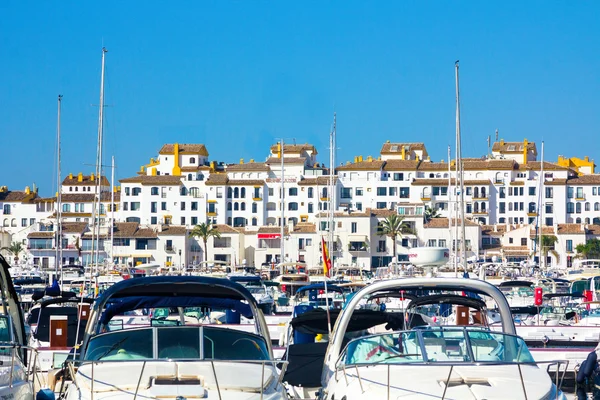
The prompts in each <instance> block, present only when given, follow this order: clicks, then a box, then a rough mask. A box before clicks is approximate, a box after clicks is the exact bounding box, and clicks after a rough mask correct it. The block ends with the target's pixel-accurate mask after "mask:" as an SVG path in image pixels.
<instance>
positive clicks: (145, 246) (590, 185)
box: [0, 140, 600, 267]
mask: <svg viewBox="0 0 600 400" xmlns="http://www.w3.org/2000/svg"><path fill="white" fill-rule="evenodd" d="M317 154H318V153H317V150H316V148H315V147H314V146H312V145H310V144H290V145H285V146H284V147H283V148H281V146H280V145H278V144H276V145H273V146H271V147H270V149H269V151H268V153H267V156H266V157H265V158H264V161H255V160H250V161H249V162H244V160H243V159H242V160H240V162H239V163H236V164H225V163H223V162H216V161H210V160H209V153H208V150H207V149H206V147H205V146H204V145H202V144H177V143H175V144H165V145H163V146H162V148H161V149H160V150H159V152H158V156H157V157H154V158H151V159H150V162H149V163H148V164H146V165H143V166H142V167H141V168H140V170H139V171H138V172H137V174H135V176H132V177H129V178H124V179H121V180H120V185H121V186H120V187H115V189H114V193H111V189H110V183H109V182H108V180H107V179H106V178H105V177H102V178H101V185H100V186H101V199H102V200H101V206H100V210H99V215H98V223H99V224H100V226H101V232H102V234H101V236H100V244H97V243H96V244H95V246H94V247H98V246H100V248H101V254H102V255H101V258H102V259H105V258H106V259H107V262H111V263H116V264H121V265H136V264H139V263H144V262H158V263H160V264H162V265H165V266H171V267H178V266H181V265H194V264H195V265H198V264H199V263H200V262H202V261H206V260H207V258H208V260H209V261H210V260H217V261H224V262H227V263H230V264H236V265H240V264H242V263H244V262H245V263H246V264H248V265H257V266H258V265H261V264H271V263H274V262H279V261H280V253H281V244H282V243H283V245H284V249H285V251H284V253H285V255H284V257H285V258H286V259H287V260H294V261H303V262H306V263H307V264H308V265H309V266H314V265H318V264H320V262H321V259H322V255H321V238H322V237H324V236H325V237H326V236H327V232H328V230H329V226H328V222H327V211H328V207H329V204H330V200H333V204H334V205H335V210H334V211H335V226H334V227H333V229H334V234H335V241H334V243H333V244H332V245H331V246H330V253H331V254H332V256H333V257H334V259H335V262H336V263H337V264H338V265H358V266H365V267H367V266H380V265H386V264H388V263H389V262H390V261H391V260H392V255H393V253H394V252H393V249H394V247H393V246H394V244H392V243H391V238H389V237H382V236H380V235H379V232H378V224H379V223H380V222H381V221H382V220H383V219H384V218H386V217H387V216H389V215H391V214H399V215H401V216H403V217H404V219H405V222H406V224H407V225H408V227H409V230H407V231H406V233H404V234H403V235H402V237H399V238H397V243H396V244H395V247H396V250H397V251H396V253H397V256H398V259H400V260H402V259H406V256H407V254H408V252H409V250H410V249H411V248H413V247H417V246H448V247H454V246H455V245H456V243H454V242H451V238H453V237H454V235H453V233H452V232H451V231H450V229H449V226H450V223H449V220H451V221H453V224H454V223H455V218H456V217H457V215H456V214H457V212H456V211H455V210H454V205H455V204H456V202H457V198H458V194H459V193H458V191H457V180H456V163H455V161H454V160H452V161H450V163H448V161H447V160H446V161H441V162H435V161H432V160H431V159H430V157H429V154H428V152H427V149H426V147H425V144H424V143H390V142H387V143H384V144H383V146H382V148H381V151H380V154H379V155H378V156H376V157H371V156H368V157H365V158H363V157H362V156H357V157H355V159H354V161H353V162H348V163H346V164H345V165H341V166H339V167H337V169H336V171H335V177H334V187H335V191H334V192H333V193H329V192H328V190H329V181H330V177H329V173H330V172H329V171H330V170H329V168H328V167H326V166H325V165H323V164H321V163H319V162H318V160H317ZM282 159H283V166H284V168H283V171H282V168H281V164H282ZM594 168H595V165H594V164H593V161H590V160H589V159H588V158H587V157H586V158H584V159H578V158H570V159H567V158H565V157H562V156H560V157H559V159H558V162H556V163H551V162H544V165H543V176H544V182H543V186H542V185H541V182H540V177H541V176H542V175H541V174H542V165H541V162H540V161H538V160H537V147H536V145H535V143H532V142H528V141H527V140H524V141H523V142H505V141H504V140H500V141H499V142H496V143H494V145H493V146H492V149H491V155H490V156H488V157H483V158H465V159H463V169H464V187H465V190H464V193H463V195H464V212H465V218H466V231H467V238H466V240H467V243H466V244H467V247H468V249H469V250H468V251H469V255H470V256H472V257H475V256H486V257H487V256H492V255H496V256H499V257H504V258H507V259H510V260H518V259H523V258H527V257H530V256H531V254H532V249H533V246H534V242H533V241H532V240H531V238H530V236H531V234H530V231H531V229H533V228H532V227H534V226H535V225H536V224H540V225H543V226H544V229H545V230H547V231H548V232H550V233H551V234H553V235H556V236H557V238H558V242H557V244H556V246H555V248H556V250H557V251H558V252H559V253H564V257H562V258H561V259H551V260H550V261H551V263H552V264H564V263H566V264H569V263H570V262H571V259H570V258H569V257H571V256H572V255H574V254H573V251H574V250H573V249H574V248H575V247H576V245H577V244H579V243H581V242H582V240H585V239H586V238H589V237H595V235H596V234H597V233H600V175H595V174H594ZM97 183H98V179H97V177H94V175H93V174H91V175H87V176H85V175H83V174H81V173H79V174H78V175H76V176H75V175H73V174H69V175H68V177H67V178H65V180H64V181H63V185H62V187H61V193H62V203H63V204H62V208H61V210H62V216H63V227H65V226H68V225H67V223H72V224H79V225H72V226H71V227H69V228H68V229H69V232H67V231H65V229H64V228H63V244H65V245H66V253H65V255H64V257H63V261H64V262H71V261H74V260H73V259H75V261H76V260H80V261H82V262H84V263H86V262H88V261H89V260H90V258H89V255H88V253H89V250H90V249H91V229H90V226H89V225H90V224H91V215H92V206H93V203H94V196H95V195H94V193H95V188H96V185H97ZM540 190H541V193H540ZM113 197H114V198H115V204H114V205H111V203H110V201H111V199H112V198H113ZM55 203H56V198H55V197H53V198H48V199H41V198H39V197H38V196H37V191H36V190H33V191H32V190H27V189H26V190H25V191H24V192H9V191H8V189H6V188H0V211H3V214H2V215H1V216H0V218H1V220H2V223H3V227H2V229H3V233H2V235H3V236H2V235H0V239H2V240H3V242H10V240H14V239H17V240H22V241H24V243H28V247H30V248H29V250H28V253H29V256H30V259H32V260H35V263H36V264H40V265H53V264H52V263H53V260H52V259H51V258H52V257H53V255H52V253H53V248H54V246H55V244H54V243H55V241H56V239H55V237H56V236H55V233H54V229H55V225H56V210H55ZM427 208H433V209H435V210H438V212H439V215H440V217H441V218H434V219H432V220H430V221H428V222H427V223H425V222H424V216H425V214H426V209H427ZM113 210H114V213H115V221H114V224H112V222H113V221H111V215H112V212H113ZM202 222H211V223H213V224H216V225H217V227H218V230H219V232H220V233H221V238H210V239H209V242H208V246H207V247H208V249H207V253H208V255H207V254H205V250H204V248H203V243H201V241H199V240H198V239H194V238H189V236H188V233H189V231H190V230H191V229H192V228H193V227H194V226H195V225H197V224H199V223H202ZM282 224H283V225H284V226H285V231H284V236H283V238H282V237H281V225H282ZM84 225H85V226H84ZM82 227H83V229H82ZM111 227H112V228H111ZM110 229H113V236H114V238H115V239H114V241H113V243H111V242H110V240H109V239H110ZM409 232H413V233H409ZM550 233H549V234H550ZM9 236H10V239H7V238H8V237H9ZM65 239H66V243H65ZM76 239H77V240H79V242H78V244H77V246H78V247H80V249H75V248H71V247H72V246H75V243H76ZM69 246H71V247H69ZM63 247H65V246H63ZM44 259H47V260H46V261H44Z"/></svg>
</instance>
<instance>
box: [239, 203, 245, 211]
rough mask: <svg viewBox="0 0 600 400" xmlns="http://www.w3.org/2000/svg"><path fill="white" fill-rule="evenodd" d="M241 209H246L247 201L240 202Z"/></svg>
mask: <svg viewBox="0 0 600 400" xmlns="http://www.w3.org/2000/svg"><path fill="white" fill-rule="evenodd" d="M240 210H241V211H246V203H244V202H241V203H240Z"/></svg>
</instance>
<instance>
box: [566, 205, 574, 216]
mask: <svg viewBox="0 0 600 400" xmlns="http://www.w3.org/2000/svg"><path fill="white" fill-rule="evenodd" d="M574 212H575V203H567V214H573V213H574Z"/></svg>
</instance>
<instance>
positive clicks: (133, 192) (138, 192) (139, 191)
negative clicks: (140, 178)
mask: <svg viewBox="0 0 600 400" xmlns="http://www.w3.org/2000/svg"><path fill="white" fill-rule="evenodd" d="M141 192H142V189H141V188H137V187H136V188H133V190H132V191H131V194H132V195H133V196H139V195H140V193H141Z"/></svg>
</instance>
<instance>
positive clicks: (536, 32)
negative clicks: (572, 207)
mask: <svg viewBox="0 0 600 400" xmlns="http://www.w3.org/2000/svg"><path fill="white" fill-rule="evenodd" d="M174 3H176V4H177V5H176V6H174V5H170V6H165V4H167V3H165V2H157V1H126V2H123V1H102V2H79V1H70V2H69V1H61V2H40V1H21V0H4V1H2V2H1V3H0V42H1V43H2V52H1V53H0V61H1V62H0V105H1V107H0V137H1V138H2V142H3V146H2V157H0V171H1V178H2V179H0V181H1V182H0V184H1V185H8V186H9V187H10V188H12V189H22V188H24V187H25V186H26V185H31V184H32V183H33V182H35V183H36V184H37V185H38V187H40V192H41V194H43V195H50V194H52V193H54V191H55V190H56V184H55V178H54V174H55V171H56V166H55V159H56V153H55V145H56V97H57V95H58V94H59V93H60V94H62V95H63V96H64V98H63V108H62V135H63V151H62V154H63V167H62V169H63V175H66V174H67V173H68V172H74V173H77V172H79V171H82V172H86V173H89V172H92V171H93V169H94V167H93V166H92V165H90V164H93V163H94V161H95V152H96V134H97V119H98V109H97V107H95V106H94V105H97V104H98V96H99V86H100V84H99V82H100V58H101V48H102V45H103V44H104V45H105V46H106V47H107V48H108V50H109V52H108V54H107V59H106V62H107V84H106V104H107V105H109V107H107V108H106V122H105V128H106V130H105V136H106V141H105V155H106V157H105V162H106V163H109V162H110V156H111V155H114V156H115V157H116V160H117V161H116V162H117V167H118V168H117V171H116V175H117V177H118V178H124V177H128V176H133V175H135V172H136V171H137V170H138V169H139V167H140V165H141V164H143V163H146V162H148V160H149V158H150V157H153V156H155V155H156V154H157V152H158V150H159V148H160V147H161V146H162V144H163V143H173V142H180V143H186V142H187V143H205V144H206V145H207V147H208V150H209V153H210V158H211V159H216V160H219V161H225V162H238V161H239V159H240V158H244V159H245V160H249V159H251V158H254V159H255V160H263V159H264V158H265V157H266V156H267V153H268V148H269V145H270V144H272V143H273V142H275V141H276V138H279V137H283V138H284V139H286V140H288V141H292V140H296V142H297V143H304V142H309V143H313V144H315V145H316V146H317V147H318V149H319V150H320V160H321V161H325V162H328V150H327V145H328V132H329V129H330V125H331V120H332V114H333V111H334V110H335V111H336V112H337V116H338V161H339V162H342V161H347V160H350V159H352V158H353V157H354V156H355V155H363V156H365V157H366V156H368V155H373V156H376V155H377V154H378V152H379V150H380V148H381V145H382V143H384V142H385V141H386V140H391V141H398V142H414V141H424V142H425V143H426V145H427V148H428V150H429V153H430V155H431V156H432V159H434V160H440V159H442V158H444V157H445V156H446V153H447V146H448V145H449V144H453V143H454V129H455V125H454V124H455V121H454V118H455V115H454V110H455V103H454V101H455V99H454V61H455V60H457V59H460V61H461V64H460V65H461V102H462V128H463V138H464V140H463V152H464V154H465V156H481V155H484V154H485V153H486V152H487V144H486V139H487V136H488V135H492V137H493V134H494V131H495V129H499V131H500V137H502V138H504V139H506V140H522V139H523V138H525V137H526V138H527V139H529V140H534V141H536V142H540V141H541V140H545V143H546V148H545V149H546V159H551V160H556V158H557V156H558V155H559V154H562V155H565V156H580V157H582V156H584V155H589V156H590V157H592V158H595V159H597V160H600V157H599V154H598V146H597V144H596V143H597V139H596V138H597V137H598V135H597V132H598V129H599V127H600V113H599V112H598V110H599V109H600V98H599V96H600V77H599V76H600V75H599V71H600V52H599V51H598V48H600V46H599V45H600V24H598V23H597V21H599V20H600V2H594V1H588V2H572V1H528V2H521V1H503V2H487V1H485V2H480V1H455V2H446V1H429V2H428V1H389V2H388V1H376V2H375V1H371V2H369V1H297V2H291V1H280V2H274V1H273V2H267V1H218V2H217V1H187V2H185V1H180V2H174ZM453 151H454V150H453Z"/></svg>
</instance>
